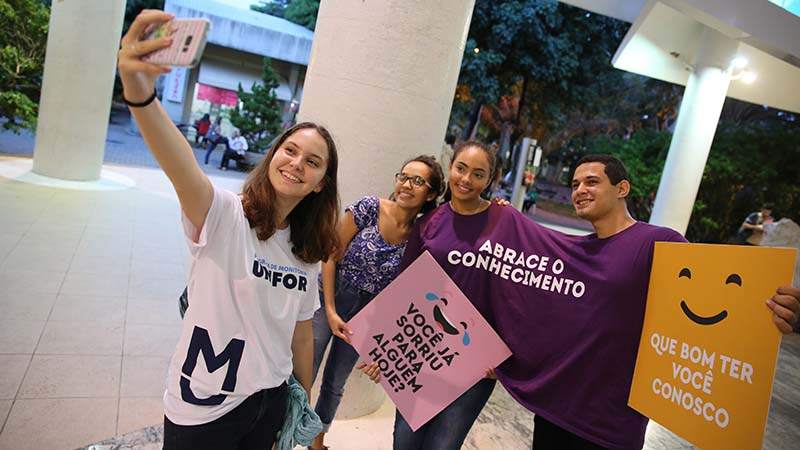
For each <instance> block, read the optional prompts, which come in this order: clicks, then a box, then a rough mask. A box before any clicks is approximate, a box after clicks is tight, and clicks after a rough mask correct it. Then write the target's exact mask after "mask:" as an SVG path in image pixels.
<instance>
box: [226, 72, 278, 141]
mask: <svg viewBox="0 0 800 450" xmlns="http://www.w3.org/2000/svg"><path fill="white" fill-rule="evenodd" d="M277 87H278V75H277V74H276V73H275V70H274V69H273V68H272V62H271V61H270V59H269V58H264V67H263V69H262V73H261V84H258V83H253V86H252V87H251V93H249V94H248V93H246V92H245V91H244V89H242V84H241V83H239V94H238V95H239V104H238V105H236V108H234V109H233V110H232V111H231V123H232V124H233V126H235V127H236V128H238V129H239V131H241V133H242V136H244V137H245V139H247V141H248V142H250V143H251V144H252V145H251V146H252V148H254V149H257V150H258V151H264V150H266V148H267V145H268V143H269V142H270V141H271V140H272V138H273V137H275V135H277V134H278V132H279V131H280V129H281V106H280V103H279V102H278V97H277V96H276V95H275V89H276V88H277Z"/></svg>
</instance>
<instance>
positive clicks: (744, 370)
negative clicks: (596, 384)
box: [628, 242, 796, 450]
mask: <svg viewBox="0 0 800 450" xmlns="http://www.w3.org/2000/svg"><path fill="white" fill-rule="evenodd" d="M795 254H796V250H794V249H782V248H756V247H741V246H727V245H704V244H676V243H663V242H659V243H657V244H656V247H655V257H654V260H653V267H652V271H651V275H650V287H649V289H648V299H647V310H646V313H645V320H644V326H643V329H642V338H641V342H640V345H639V355H638V358H637V361H636V369H635V372H634V379H633V385H632V387H631V393H630V398H629V401H628V404H629V405H630V406H631V407H632V408H634V409H636V410H638V411H639V412H641V413H642V414H644V415H646V416H648V417H650V418H651V419H653V420H656V421H657V422H659V423H661V424H662V425H664V426H665V427H667V428H669V429H671V430H672V431H674V432H675V433H677V434H679V435H680V436H682V437H684V438H686V439H687V440H689V441H690V442H692V443H693V444H695V445H697V446H699V447H701V448H703V449H704V450H713V449H730V448H737V449H760V448H761V443H762V440H763V435H764V427H765V424H766V418H767V411H768V409H769V400H770V392H771V390H772V380H773V377H774V372H775V362H776V359H777V352H778V345H779V343H780V334H779V332H778V330H777V329H776V327H775V325H774V323H773V318H772V314H771V313H770V311H769V310H767V311H765V310H764V306H763V302H764V299H766V298H768V297H770V296H771V295H772V294H773V292H774V291H773V290H774V287H775V286H778V285H785V284H788V282H790V280H791V278H792V271H793V267H794V259H795ZM767 261H768V263H765V262H767Z"/></svg>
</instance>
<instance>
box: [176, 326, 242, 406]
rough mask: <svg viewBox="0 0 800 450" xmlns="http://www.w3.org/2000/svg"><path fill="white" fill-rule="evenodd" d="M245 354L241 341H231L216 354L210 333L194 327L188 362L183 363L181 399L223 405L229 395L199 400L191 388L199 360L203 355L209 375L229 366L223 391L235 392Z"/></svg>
mask: <svg viewBox="0 0 800 450" xmlns="http://www.w3.org/2000/svg"><path fill="white" fill-rule="evenodd" d="M243 352H244V341H243V340H241V339H231V341H230V342H228V345H227V346H226V347H225V350H223V351H222V353H220V354H219V355H216V354H214V347H213V346H212V345H211V338H210V337H209V336H208V331H207V330H205V329H203V328H200V327H198V326H195V327H194V331H193V332H192V340H191V341H190V342H189V350H188V351H187V352H186V360H185V361H184V362H183V368H182V370H181V371H182V372H183V373H182V376H181V398H183V401H185V402H187V403H191V404H193V405H202V406H213V405H219V404H221V403H222V402H223V401H224V400H225V397H227V395H225V394H217V395H212V396H211V397H208V398H197V397H195V395H194V393H193V392H192V388H191V387H190V386H189V383H190V382H189V378H187V377H191V376H192V373H193V372H194V368H195V366H197V358H198V357H199V356H200V353H203V360H204V361H205V363H206V367H207V368H208V371H209V373H211V372H215V371H216V370H217V369H219V368H220V367H222V366H224V365H225V364H228V371H227V373H226V374H225V381H224V382H223V383H222V389H221V390H222V391H226V392H233V390H234V389H235V388H236V373H237V372H238V371H239V363H240V362H241V361H242V353H243Z"/></svg>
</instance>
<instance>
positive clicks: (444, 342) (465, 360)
mask: <svg viewBox="0 0 800 450" xmlns="http://www.w3.org/2000/svg"><path fill="white" fill-rule="evenodd" d="M347 324H348V326H349V327H350V329H351V330H353V335H351V336H350V341H351V343H352V345H353V347H355V349H356V350H357V351H358V353H359V354H360V355H361V357H362V359H364V361H374V362H376V363H377V364H378V367H379V369H380V372H381V381H380V382H381V384H382V385H383V387H384V389H385V390H386V392H387V393H388V394H389V397H390V398H391V399H392V401H393V402H394V404H395V405H396V406H397V409H398V410H399V411H400V413H401V414H402V415H403V417H404V418H405V419H406V421H407V422H408V424H409V425H410V426H411V428H412V429H413V430H415V431H416V430H417V429H418V428H419V427H420V426H422V425H424V424H425V423H426V422H427V421H428V420H430V419H431V418H433V417H434V416H435V415H436V414H437V413H439V412H440V411H441V410H442V409H444V408H445V407H446V406H447V405H449V404H450V403H452V402H453V401H454V400H455V399H457V398H458V397H459V396H460V395H461V394H463V393H464V392H465V391H466V390H467V389H469V388H470V387H472V386H473V385H474V384H475V383H477V382H478V381H479V380H480V379H481V378H484V376H486V373H487V372H486V371H487V369H488V368H492V367H496V366H497V365H499V364H500V363H501V362H503V361H504V360H505V359H506V358H508V357H509V356H511V351H510V350H509V349H508V347H507V346H506V345H505V343H504V342H503V341H502V340H501V339H500V338H499V337H498V336H497V334H496V333H495V332H494V330H492V328H491V327H490V326H489V324H488V323H487V322H486V320H485V319H484V318H483V317H482V316H481V315H480V313H478V311H477V310H476V309H475V307H473V306H472V303H470V301H469V300H468V299H467V298H466V297H465V296H464V294H463V293H462V292H461V290H460V289H459V288H458V287H457V286H456V285H455V283H453V281H452V280H450V278H449V277H448V276H447V274H446V273H445V272H444V270H442V268H441V267H439V265H438V264H437V263H436V261H435V260H434V259H433V257H431V256H430V254H429V253H428V252H425V253H423V254H422V255H421V256H420V257H419V258H417V260H416V261H414V263H413V264H411V265H410V266H409V267H408V268H407V269H406V270H405V271H404V272H403V273H401V274H400V275H399V276H398V277H397V278H396V279H395V281H394V282H392V283H391V284H390V285H389V286H388V287H387V288H386V289H384V290H383V291H382V292H381V293H380V294H379V295H378V296H377V297H376V298H375V299H374V300H373V301H372V302H370V303H369V305H367V306H366V307H365V308H364V309H363V310H361V312H359V313H358V314H357V315H356V316H355V317H353V319H351V320H350V321H349V322H348V323H347Z"/></svg>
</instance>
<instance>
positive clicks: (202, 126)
mask: <svg viewBox="0 0 800 450" xmlns="http://www.w3.org/2000/svg"><path fill="white" fill-rule="evenodd" d="M209 126H211V116H209V115H208V113H205V114H203V117H202V118H200V119H199V120H196V121H195V122H194V125H192V127H193V128H194V129H195V131H196V133H195V135H194V142H195V144H198V145H199V144H200V143H201V142H200V141H201V140H202V142H203V143H205V141H206V133H208V127H209Z"/></svg>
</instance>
